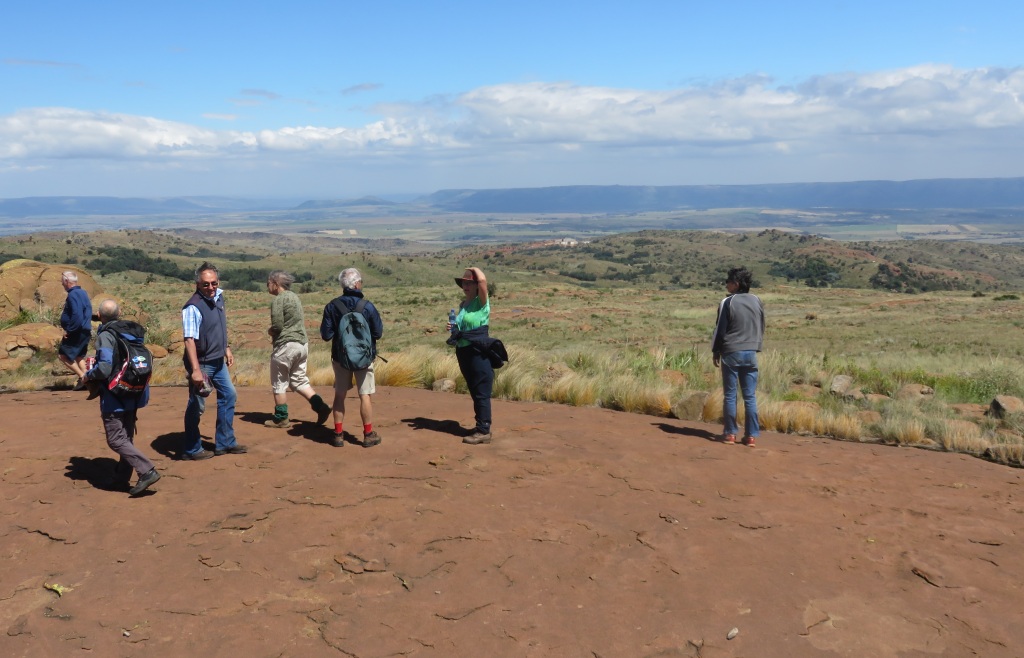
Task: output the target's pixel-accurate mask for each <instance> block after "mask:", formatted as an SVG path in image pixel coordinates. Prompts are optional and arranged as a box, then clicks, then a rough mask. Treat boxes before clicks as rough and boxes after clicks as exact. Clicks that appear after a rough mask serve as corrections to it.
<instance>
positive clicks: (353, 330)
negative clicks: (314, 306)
mask: <svg viewBox="0 0 1024 658" xmlns="http://www.w3.org/2000/svg"><path fill="white" fill-rule="evenodd" d="M336 304H337V306H338V307H339V310H341V311H342V314H341V318H340V319H339V320H338V326H337V327H335V331H334V343H333V344H332V345H331V348H332V349H331V358H332V359H334V360H335V361H337V362H338V363H340V364H341V365H342V367H344V368H345V369H347V370H353V371H354V370H366V369H367V368H369V367H370V364H371V363H373V335H372V334H371V333H370V323H369V322H367V321H366V317H365V316H364V315H363V309H364V308H365V307H366V300H365V299H360V300H359V303H357V304H356V307H355V308H354V309H352V310H351V311H350V310H349V309H348V307H347V306H345V304H344V303H342V302H340V301H338V302H336Z"/></svg>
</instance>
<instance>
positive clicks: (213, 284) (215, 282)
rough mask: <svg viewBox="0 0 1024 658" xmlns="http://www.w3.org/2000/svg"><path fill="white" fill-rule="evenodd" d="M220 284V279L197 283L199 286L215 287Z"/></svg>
mask: <svg viewBox="0 0 1024 658" xmlns="http://www.w3.org/2000/svg"><path fill="white" fill-rule="evenodd" d="M219 285H220V281H202V282H200V283H199V287H200V288H216V287H217V286H219Z"/></svg>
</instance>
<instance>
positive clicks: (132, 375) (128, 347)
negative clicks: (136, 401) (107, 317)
mask: <svg viewBox="0 0 1024 658" xmlns="http://www.w3.org/2000/svg"><path fill="white" fill-rule="evenodd" d="M100 331H101V332H103V331H109V332H110V333H112V334H113V335H114V338H115V339H116V342H117V354H115V355H114V368H113V370H111V372H110V378H109V379H108V380H107V390H109V391H110V392H111V393H113V394H114V395H115V396H117V397H139V396H141V395H142V394H143V393H145V392H146V387H147V386H149V380H150V379H151V378H152V377H153V354H152V352H150V351H149V348H148V347H146V344H145V342H144V341H145V337H146V328H145V327H143V326H142V325H141V324H139V323H138V322H132V321H130V320H118V321H116V322H110V323H107V324H106V325H104V326H103V328H102V329H101V330H100Z"/></svg>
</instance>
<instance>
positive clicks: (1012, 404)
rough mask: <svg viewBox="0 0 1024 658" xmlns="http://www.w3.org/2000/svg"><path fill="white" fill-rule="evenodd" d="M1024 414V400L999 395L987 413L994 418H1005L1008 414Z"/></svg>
mask: <svg viewBox="0 0 1024 658" xmlns="http://www.w3.org/2000/svg"><path fill="white" fill-rule="evenodd" d="M1022 412H1024V400H1021V399H1020V398H1015V397H1013V396H1012V395H997V396H996V397H995V399H994V400H992V404H990V405H989V406H988V411H987V412H986V413H987V414H988V415H989V416H992V417H993V418H1005V417H1006V415H1007V414H1019V413H1022Z"/></svg>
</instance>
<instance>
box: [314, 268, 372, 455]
mask: <svg viewBox="0 0 1024 658" xmlns="http://www.w3.org/2000/svg"><path fill="white" fill-rule="evenodd" d="M338 281H339V282H340V283H341V287H342V290H343V291H344V292H343V294H342V295H341V297H337V298H335V299H334V300H332V301H331V303H330V304H328V305H327V306H326V307H324V319H323V321H322V322H321V323H320V337H321V338H323V339H324V340H329V341H331V365H332V366H333V367H334V442H333V443H334V445H335V446H336V447H338V448H341V447H343V446H344V445H345V440H344V433H343V432H342V423H343V422H344V420H345V394H346V393H348V390H349V389H350V388H352V378H353V376H354V377H355V380H356V390H357V391H358V393H359V415H360V416H361V417H362V421H363V443H362V445H363V447H364V448H370V447H372V446H375V445H377V444H379V443H380V435H379V434H377V433H376V432H374V431H373V406H372V404H371V402H370V396H371V395H373V394H374V393H376V392H377V388H376V386H375V385H374V378H373V360H374V359H375V358H376V357H377V341H378V340H380V338H381V336H383V335H384V323H383V322H381V319H380V313H378V312H377V308H376V307H375V306H374V305H373V304H372V303H371V302H369V301H368V300H365V299H363V275H362V274H360V273H359V270H357V269H356V268H354V267H350V268H348V269H347V270H343V271H342V272H341V274H339V275H338ZM355 316H361V317H355ZM367 334H369V335H367Z"/></svg>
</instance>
